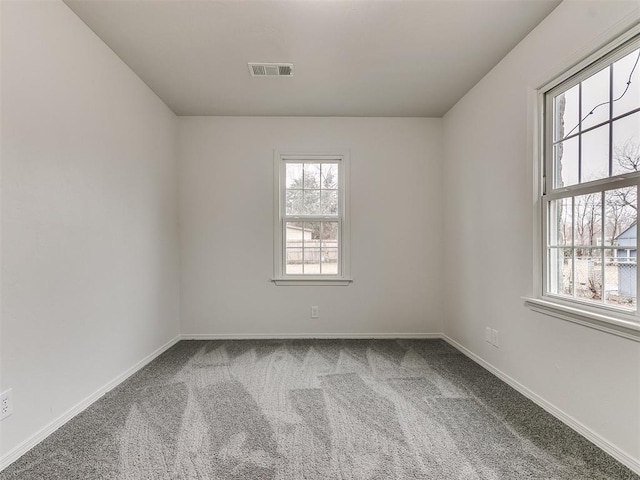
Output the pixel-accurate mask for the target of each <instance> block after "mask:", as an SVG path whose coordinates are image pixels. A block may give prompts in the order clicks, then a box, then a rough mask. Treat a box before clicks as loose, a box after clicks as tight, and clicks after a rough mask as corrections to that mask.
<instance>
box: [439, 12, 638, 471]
mask: <svg viewBox="0 0 640 480" xmlns="http://www.w3.org/2000/svg"><path fill="white" fill-rule="evenodd" d="M638 6H639V4H638V2H637V1H630V2H614V1H599V2H591V1H589V2H586V1H565V2H563V3H562V4H561V5H560V6H559V7H558V8H557V9H556V10H555V11H554V12H553V13H552V14H551V15H550V16H549V17H547V19H546V20H545V21H543V22H542V24H540V25H539V26H538V27H537V28H536V29H535V30H534V31H533V32H532V33H531V34H530V35H529V36H528V37H527V38H526V39H525V40H524V41H523V42H522V43H521V44H519V45H518V46H517V47H516V48H515V49H514V50H513V51H512V52H511V53H510V54H509V55H508V56H507V57H506V58H505V59H504V60H503V61H502V62H501V63H500V64H499V65H498V66H496V67H495V68H494V69H493V70H492V71H491V72H490V73H489V74H488V75H487V76H486V77H485V78H484V79H483V80H482V81H481V82H480V83H479V84H478V85H476V87H474V88H473V89H472V90H471V91H470V92H469V93H468V94H467V95H466V96H465V97H464V98H463V99H462V100H461V101H460V102H459V103H458V104H457V105H456V106H455V107H454V108H453V109H452V110H451V111H449V112H448V113H447V115H446V116H445V117H444V150H445V165H444V179H445V180H444V188H445V197H444V202H445V205H446V207H445V208H446V210H445V212H446V214H445V228H444V235H445V257H446V258H447V262H446V265H445V269H444V272H445V275H446V288H445V292H446V297H445V301H446V306H445V312H446V321H445V324H444V328H445V333H446V334H447V335H449V336H450V337H452V338H453V339H454V340H456V341H457V342H459V343H460V344H462V345H463V346H464V347H466V348H467V349H469V350H471V351H472V352H473V353H475V354H477V355H479V356H480V357H481V358H482V359H484V360H486V361H488V362H490V363H491V364H493V365H494V366H495V367H497V368H498V369H500V370H502V371H503V372H505V373H506V374H507V375H510V376H511V377H512V378H514V379H515V380H516V381H518V382H520V383H521V384H523V385H524V386H526V387H528V388H529V389H531V390H532V391H533V392H535V393H537V394H538V395H540V396H541V397H542V398H544V399H546V400H547V401H549V402H551V403H552V404H554V405H555V406H557V407H558V408H560V409H561V410H563V411H564V412H566V413H567V414H569V415H571V416H572V417H574V418H575V419H576V420H578V421H579V422H581V423H582V424H584V425H585V426H587V427H588V428H590V429H592V430H593V431H594V432H595V433H596V434H598V435H600V436H601V437H603V438H604V439H605V440H607V441H608V442H610V443H612V444H614V445H616V446H617V447H618V448H620V449H621V450H623V451H624V452H626V454H627V455H628V457H629V458H631V459H635V461H636V462H638V463H637V465H640V343H637V342H633V341H631V340H626V339H623V338H620V337H616V336H612V335H609V334H606V333H603V332H600V331H596V330H592V329H589V328H587V327H583V326H580V325H576V324H572V323H568V322H565V321H562V320H559V319H556V318H551V317H548V316H544V315H541V314H538V313H533V312H531V311H529V310H528V309H527V308H526V307H525V306H524V302H523V300H522V299H521V296H523V295H531V294H532V293H533V260H532V259H533V234H534V233H533V225H534V207H533V202H534V192H533V165H534V159H533V154H532V143H531V142H532V140H531V135H530V132H531V131H532V128H533V120H532V118H533V117H532V112H533V101H535V94H532V91H533V89H536V88H538V87H539V86H541V85H542V84H544V83H545V82H546V81H548V80H551V79H552V78H553V77H554V76H556V75H558V74H560V73H561V72H562V70H563V68H566V67H568V66H569V65H570V63H575V62H576V61H578V60H579V59H580V58H581V57H583V56H585V55H586V54H588V53H590V51H592V50H594V49H596V48H597V47H599V46H601V45H602V44H603V43H605V42H606V41H607V40H608V39H609V38H611V37H612V36H614V35H615V34H616V33H618V32H620V31H622V30H623V29H624V28H625V27H627V26H629V25H630V24H631V23H632V22H635V21H638V19H639V12H638ZM568 62H569V63H568ZM487 325H489V326H492V327H493V328H496V329H498V330H499V331H500V335H501V340H500V341H501V345H500V348H499V349H496V348H494V347H492V346H491V345H489V344H488V343H485V342H484V328H485V326H487Z"/></svg>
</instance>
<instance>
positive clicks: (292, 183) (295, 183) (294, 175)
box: [285, 163, 302, 189]
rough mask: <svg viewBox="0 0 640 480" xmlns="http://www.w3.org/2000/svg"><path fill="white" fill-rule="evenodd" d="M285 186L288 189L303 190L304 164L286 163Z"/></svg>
mask: <svg viewBox="0 0 640 480" xmlns="http://www.w3.org/2000/svg"><path fill="white" fill-rule="evenodd" d="M285 165H286V172H285V177H286V178H285V185H286V188H298V189H301V188H302V164H301V163H286V164H285Z"/></svg>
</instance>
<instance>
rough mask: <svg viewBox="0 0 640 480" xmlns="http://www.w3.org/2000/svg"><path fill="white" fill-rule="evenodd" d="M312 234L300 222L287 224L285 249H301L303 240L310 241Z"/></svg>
mask: <svg viewBox="0 0 640 480" xmlns="http://www.w3.org/2000/svg"><path fill="white" fill-rule="evenodd" d="M311 235H312V232H311V231H310V230H308V229H306V228H304V223H302V222H287V228H286V232H285V240H286V247H287V248H302V247H303V246H304V242H305V240H311Z"/></svg>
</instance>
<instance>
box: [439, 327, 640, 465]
mask: <svg viewBox="0 0 640 480" xmlns="http://www.w3.org/2000/svg"><path fill="white" fill-rule="evenodd" d="M440 337H441V338H442V339H443V340H445V341H446V342H447V343H449V344H450V345H451V346H452V347H454V348H456V349H457V350H459V351H460V352H462V353H463V354H465V355H466V356H467V357H469V358H470V359H471V360H473V361H474V362H476V363H477V364H479V365H480V366H481V367H483V368H485V369H486V370H488V371H489V372H491V373H493V374H494V375H495V376H496V377H498V378H499V379H500V380H502V381H503V382H505V383H506V384H507V385H509V386H511V387H512V388H514V389H515V390H517V391H518V392H520V393H521V394H522V395H524V396H525V397H527V398H528V399H529V400H531V401H532V402H533V403H535V404H537V405H538V406H540V407H542V408H543V409H544V410H546V411H547V412H548V413H550V414H551V415H553V416H554V417H556V418H557V419H558V420H560V421H561V422H562V423H564V424H565V425H567V426H568V427H570V428H572V429H573V430H575V431H576V432H577V433H579V434H580V435H582V436H583V437H585V438H586V439H587V440H589V441H590V442H591V443H593V444H594V445H596V446H597V447H598V448H600V449H602V450H604V451H605V452H606V453H608V454H609V455H611V456H612V457H613V458H615V459H616V460H618V461H619V462H620V463H622V464H623V465H625V466H627V467H628V468H630V469H631V470H632V471H633V472H635V473H637V474H638V475H640V460H638V459H636V458H633V457H632V456H631V455H629V454H628V453H626V452H625V451H623V450H621V449H620V448H618V447H617V446H616V445H614V444H612V443H611V442H609V441H608V440H606V439H604V438H603V437H601V436H600V435H598V434H597V433H595V432H594V431H593V430H591V429H590V428H589V427H587V426H586V425H584V424H582V423H581V422H579V421H578V420H576V419H575V418H573V417H572V416H571V415H569V414H567V413H565V412H564V411H562V410H560V409H559V408H558V407H556V406H555V405H553V404H552V403H550V402H548V401H547V400H545V399H544V398H542V397H540V396H539V395H538V394H536V393H535V392H532V391H531V390H529V389H528V388H527V387H525V386H524V385H522V384H521V383H519V382H518V381H516V380H514V379H513V378H511V377H510V376H509V375H507V374H506V373H504V372H503V371H501V370H499V369H497V368H496V367H494V366H493V365H492V364H490V363H489V362H487V361H485V360H483V359H482V358H480V357H479V356H478V355H476V354H475V353H473V352H472V351H471V350H468V349H467V348H465V347H463V346H462V345H461V344H459V343H458V342H456V341H455V340H453V339H452V338H450V337H448V336H447V335H445V334H442V335H441V336H440Z"/></svg>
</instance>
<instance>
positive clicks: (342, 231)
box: [272, 150, 353, 286]
mask: <svg viewBox="0 0 640 480" xmlns="http://www.w3.org/2000/svg"><path fill="white" fill-rule="evenodd" d="M323 161H326V162H335V163H337V164H338V215H337V218H336V216H325V215H314V216H310V215H303V216H291V215H290V216H287V215H286V212H285V208H284V205H285V173H286V169H285V165H286V164H287V163H291V162H299V163H304V162H314V163H315V162H323ZM273 172H274V177H273V178H274V188H273V190H274V200H273V202H274V203H273V212H274V216H273V231H274V240H273V243H274V245H273V246H274V254H273V258H274V276H273V278H272V281H273V282H274V283H275V284H276V285H296V286H298V285H314V286H323V285H324V286H326V285H334V286H336V285H339V286H345V285H349V284H350V283H351V282H352V281H353V279H352V278H351V270H350V259H349V246H350V224H349V217H350V206H349V152H345V151H337V152H336V151H330V152H323V153H309V152H301V153H300V152H281V151H278V150H275V151H274V154H273ZM292 220H294V221H295V220H297V221H305V220H309V221H322V220H330V221H338V224H339V225H338V232H339V233H338V273H337V274H335V275H327V274H324V275H292V274H287V273H286V266H285V259H286V256H285V248H286V245H285V242H286V232H285V229H286V223H287V221H292Z"/></svg>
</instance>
